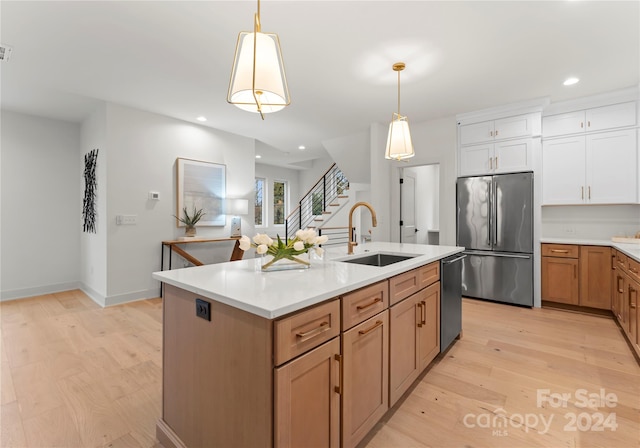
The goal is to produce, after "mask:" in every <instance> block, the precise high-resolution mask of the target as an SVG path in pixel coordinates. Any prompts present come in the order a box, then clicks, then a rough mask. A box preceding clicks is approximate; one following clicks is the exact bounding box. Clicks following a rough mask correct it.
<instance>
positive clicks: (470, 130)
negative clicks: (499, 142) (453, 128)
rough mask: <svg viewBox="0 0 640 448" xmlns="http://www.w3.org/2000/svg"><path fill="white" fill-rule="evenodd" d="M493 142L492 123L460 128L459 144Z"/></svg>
mask: <svg viewBox="0 0 640 448" xmlns="http://www.w3.org/2000/svg"><path fill="white" fill-rule="evenodd" d="M491 141H493V121H483V122H482V123H473V124H465V125H462V126H460V144H461V145H471V144H474V143H483V142H491Z"/></svg>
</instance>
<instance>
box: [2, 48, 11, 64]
mask: <svg viewBox="0 0 640 448" xmlns="http://www.w3.org/2000/svg"><path fill="white" fill-rule="evenodd" d="M12 50H13V48H11V47H9V46H8V45H4V44H0V62H1V61H4V62H7V61H8V60H9V58H10V57H11V51H12Z"/></svg>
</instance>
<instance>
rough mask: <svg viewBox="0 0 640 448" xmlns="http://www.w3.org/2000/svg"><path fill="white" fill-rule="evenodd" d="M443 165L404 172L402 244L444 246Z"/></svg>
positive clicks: (408, 169) (401, 220) (401, 188)
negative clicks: (441, 222) (442, 223)
mask: <svg viewBox="0 0 640 448" xmlns="http://www.w3.org/2000/svg"><path fill="white" fill-rule="evenodd" d="M439 199H440V165H439V164H437V163H436V164H431V165H421V166H412V167H407V168H400V242H401V243H416V244H433V245H438V244H440V215H439V210H440V200H439Z"/></svg>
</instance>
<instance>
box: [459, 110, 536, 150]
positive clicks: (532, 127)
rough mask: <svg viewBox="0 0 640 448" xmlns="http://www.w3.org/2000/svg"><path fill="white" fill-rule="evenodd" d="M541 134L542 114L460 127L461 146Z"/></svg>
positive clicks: (518, 116)
mask: <svg viewBox="0 0 640 448" xmlns="http://www.w3.org/2000/svg"><path fill="white" fill-rule="evenodd" d="M539 134H540V114H537V113H536V114H526V115H517V116H514V117H507V118H501V119H498V120H489V121H482V122H480V123H472V124H465V125H462V126H460V145H463V146H464V145H473V144H476V143H485V142H492V141H494V140H505V139H509V138H519V137H531V136H534V135H539Z"/></svg>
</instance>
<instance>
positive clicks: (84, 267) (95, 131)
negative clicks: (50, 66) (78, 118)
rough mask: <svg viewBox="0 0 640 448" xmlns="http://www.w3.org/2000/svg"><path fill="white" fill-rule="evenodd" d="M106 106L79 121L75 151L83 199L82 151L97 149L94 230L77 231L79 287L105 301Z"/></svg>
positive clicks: (97, 300)
mask: <svg viewBox="0 0 640 448" xmlns="http://www.w3.org/2000/svg"><path fill="white" fill-rule="evenodd" d="M106 116H107V107H106V104H103V105H102V106H101V107H100V108H99V109H98V110H96V111H94V112H93V113H92V114H91V115H90V116H89V117H88V118H87V119H85V120H84V122H83V123H82V131H81V149H80V153H79V155H78V164H79V166H78V174H77V175H78V176H79V177H80V179H81V180H80V189H79V191H78V195H79V197H80V201H82V198H83V195H84V188H85V185H84V180H83V177H84V176H83V175H82V173H83V172H84V155H85V154H87V153H88V152H89V151H91V150H92V149H97V150H98V162H97V165H96V183H97V186H98V189H97V194H96V202H97V204H96V206H97V220H96V233H88V232H81V233H80V282H81V288H82V290H83V291H84V292H85V293H87V294H88V295H89V296H90V297H91V298H92V299H93V300H95V301H96V302H98V303H100V304H102V305H104V299H105V297H106V296H107V231H106V230H107V151H108V148H107V145H106V141H107V136H106V132H107V125H106Z"/></svg>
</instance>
